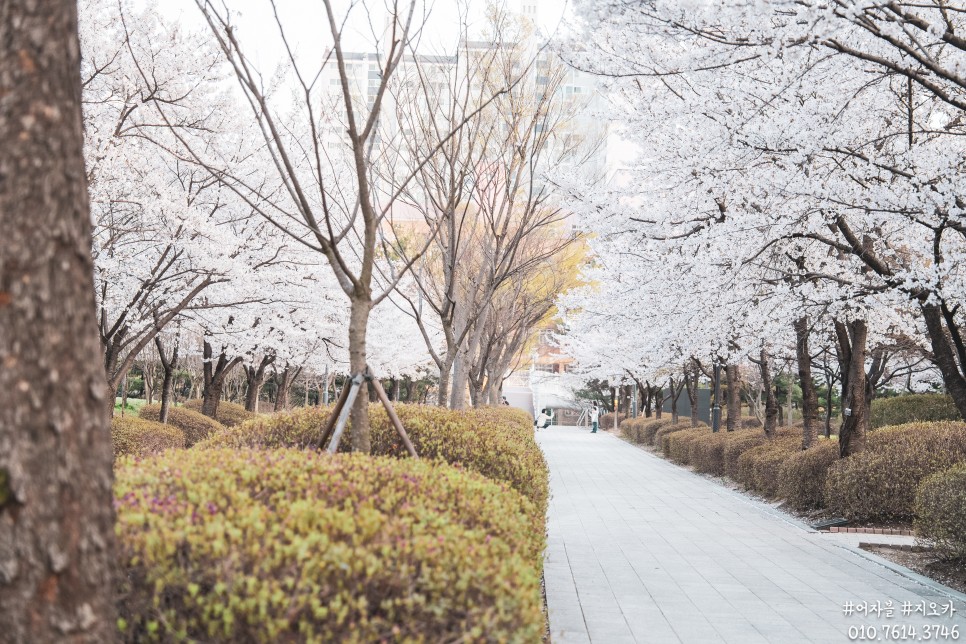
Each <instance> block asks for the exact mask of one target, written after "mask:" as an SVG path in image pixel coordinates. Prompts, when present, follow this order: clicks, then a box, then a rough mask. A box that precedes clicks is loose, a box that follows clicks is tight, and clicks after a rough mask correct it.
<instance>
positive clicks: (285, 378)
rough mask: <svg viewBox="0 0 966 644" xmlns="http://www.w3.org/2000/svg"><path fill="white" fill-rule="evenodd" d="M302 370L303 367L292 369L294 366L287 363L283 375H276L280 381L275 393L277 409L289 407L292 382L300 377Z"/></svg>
mask: <svg viewBox="0 0 966 644" xmlns="http://www.w3.org/2000/svg"><path fill="white" fill-rule="evenodd" d="M301 372H302V369H301V367H300V368H298V369H296V370H295V371H292V367H291V366H290V365H287V364H286V365H285V369H284V370H283V371H282V373H281V375H279V376H277V377H276V380H277V381H278V392H277V393H276V394H275V411H282V410H284V409H288V401H289V392H290V391H291V389H292V382H294V381H295V379H296V378H298V377H299V374H300V373H301Z"/></svg>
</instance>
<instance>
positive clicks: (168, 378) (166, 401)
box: [154, 336, 178, 423]
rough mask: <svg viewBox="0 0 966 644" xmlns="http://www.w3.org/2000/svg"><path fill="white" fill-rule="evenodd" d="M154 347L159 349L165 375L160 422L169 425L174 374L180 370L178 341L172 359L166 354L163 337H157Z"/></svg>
mask: <svg viewBox="0 0 966 644" xmlns="http://www.w3.org/2000/svg"><path fill="white" fill-rule="evenodd" d="M154 345H155V346H156V347H157V348H158V356H159V358H160V359H161V369H162V371H163V373H164V378H163V380H162V382H161V411H160V413H159V420H160V422H162V423H167V422H168V408H169V407H170V406H171V394H172V392H173V391H174V372H175V369H177V368H178V339H175V343H174V348H173V349H172V350H171V357H170V358H169V357H168V356H166V355H165V354H164V343H163V342H162V341H161V336H155V338H154Z"/></svg>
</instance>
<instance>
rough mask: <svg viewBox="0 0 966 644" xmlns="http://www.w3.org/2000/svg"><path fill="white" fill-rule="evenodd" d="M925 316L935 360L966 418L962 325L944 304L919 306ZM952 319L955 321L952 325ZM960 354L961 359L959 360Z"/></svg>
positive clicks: (956, 403)
mask: <svg viewBox="0 0 966 644" xmlns="http://www.w3.org/2000/svg"><path fill="white" fill-rule="evenodd" d="M920 309H921V310H922V318H923V320H924V321H925V322H926V331H927V333H928V335H929V343H930V346H931V347H932V355H933V362H934V363H935V365H936V366H937V367H938V368H939V372H940V373H941V374H942V378H943V384H944V385H945V386H946V392H947V393H949V397H950V398H952V399H953V404H954V405H956V410H957V411H958V412H959V415H960V416H961V417H962V418H963V419H964V420H966V377H963V372H962V370H963V369H966V351H963V350H962V349H963V342H962V338H961V337H960V330H959V327H958V326H957V325H956V324H955V322H954V321H953V315H952V314H951V313H950V314H948V315H947V314H946V312H945V311H944V310H943V308H942V307H940V306H937V305H934V304H931V305H923V306H921V307H920ZM944 320H945V321H946V322H947V326H948V333H947V329H946V328H944V327H943V322H944ZM950 322H952V323H951V324H950ZM950 339H952V340H953V341H954V342H955V343H956V346H957V350H956V351H954V350H953V347H952V346H950ZM957 355H958V356H959V362H958V363H957V359H956V358H957Z"/></svg>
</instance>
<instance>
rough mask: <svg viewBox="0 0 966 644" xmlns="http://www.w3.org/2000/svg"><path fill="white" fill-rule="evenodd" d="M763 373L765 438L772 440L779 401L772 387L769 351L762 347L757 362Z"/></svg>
mask: <svg viewBox="0 0 966 644" xmlns="http://www.w3.org/2000/svg"><path fill="white" fill-rule="evenodd" d="M756 362H757V364H758V369H759V371H760V372H761V383H762V388H763V389H764V391H765V422H764V423H763V424H764V426H765V436H767V437H768V438H772V437H773V436H774V435H775V427H776V424H777V421H778V412H779V409H778V399H777V398H776V397H775V388H774V387H773V386H772V381H771V369H770V368H769V366H768V351H767V350H766V349H765V348H764V347H762V349H761V354H760V356H759V359H758V360H757V361H756Z"/></svg>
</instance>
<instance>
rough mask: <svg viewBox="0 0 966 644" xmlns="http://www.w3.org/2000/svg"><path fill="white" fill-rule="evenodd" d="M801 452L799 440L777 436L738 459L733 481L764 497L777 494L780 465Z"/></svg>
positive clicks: (794, 437) (792, 437)
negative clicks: (736, 474)
mask: <svg viewBox="0 0 966 644" xmlns="http://www.w3.org/2000/svg"><path fill="white" fill-rule="evenodd" d="M799 451H801V438H799V437H797V436H788V435H779V436H776V437H775V438H773V439H772V440H766V441H765V442H764V443H762V444H760V445H757V446H755V447H752V448H751V449H749V450H747V451H745V452H744V453H743V454H742V455H741V456H739V457H738V464H737V465H738V468H737V473H738V476H737V477H736V479H735V480H737V481H738V482H739V483H741V484H742V485H744V486H745V487H747V488H749V489H751V490H753V491H755V492H757V493H758V494H761V495H762V496H766V497H774V496H775V495H776V494H777V493H778V481H779V479H778V472H779V470H780V469H781V466H782V463H784V462H785V461H786V460H788V459H789V458H790V457H791V456H792V455H794V454H795V453H796V452H799Z"/></svg>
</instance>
